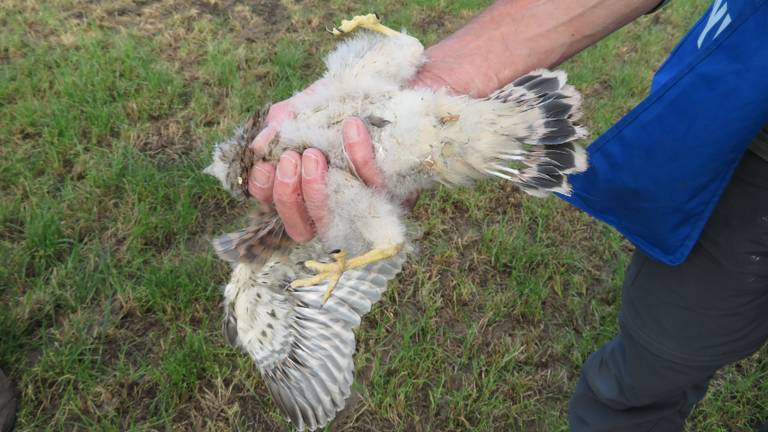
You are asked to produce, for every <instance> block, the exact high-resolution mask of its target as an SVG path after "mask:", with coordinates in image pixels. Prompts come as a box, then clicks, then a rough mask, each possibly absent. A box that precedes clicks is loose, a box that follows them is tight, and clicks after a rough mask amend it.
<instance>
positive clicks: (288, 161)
mask: <svg viewBox="0 0 768 432" xmlns="http://www.w3.org/2000/svg"><path fill="white" fill-rule="evenodd" d="M298 171H299V164H298V163H297V162H296V159H294V158H292V157H289V156H285V155H283V156H281V157H280V162H279V163H278V164H277V178H278V179H280V180H282V181H287V182H290V181H293V180H295V179H296V175H297V174H298Z"/></svg>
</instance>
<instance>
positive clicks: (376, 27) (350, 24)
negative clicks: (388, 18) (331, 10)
mask: <svg viewBox="0 0 768 432" xmlns="http://www.w3.org/2000/svg"><path fill="white" fill-rule="evenodd" d="M358 27H362V28H364V29H368V30H373V31H375V32H379V33H384V34H385V35H387V36H394V35H397V34H398V33H399V32H396V31H394V30H392V29H391V28H389V27H387V26H385V25H384V24H382V23H381V22H380V21H379V17H378V16H376V14H368V15H358V16H356V17H354V18H352V19H351V20H342V21H341V25H340V26H338V27H335V28H333V29H331V30H330V32H331V33H333V35H334V36H340V35H343V34H345V33H350V32H352V31H354V30H355V29H356V28H358Z"/></svg>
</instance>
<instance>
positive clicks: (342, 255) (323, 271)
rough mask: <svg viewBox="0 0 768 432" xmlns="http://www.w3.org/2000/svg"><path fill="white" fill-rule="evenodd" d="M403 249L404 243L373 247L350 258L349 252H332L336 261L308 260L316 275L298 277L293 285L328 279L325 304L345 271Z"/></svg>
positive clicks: (294, 286) (380, 259)
mask: <svg viewBox="0 0 768 432" xmlns="http://www.w3.org/2000/svg"><path fill="white" fill-rule="evenodd" d="M402 249H403V245H394V246H390V247H388V248H382V249H373V250H371V251H368V252H366V253H364V254H362V255H359V256H356V257H353V258H349V259H347V253H346V252H344V251H339V252H338V253H334V254H331V257H333V259H334V260H336V261H335V262H332V263H322V262H318V261H307V262H305V263H304V266H305V267H306V268H308V269H310V270H313V271H315V273H317V274H316V275H314V276H311V277H308V278H304V279H297V280H295V281H293V282H291V287H293V288H300V287H307V286H313V285H317V284H320V283H322V282H325V281H328V288H326V290H325V294H324V295H323V303H322V304H325V303H326V302H327V301H328V299H329V298H331V293H333V289H334V288H336V284H338V283H339V279H341V276H342V275H343V274H344V272H345V271H347V270H350V269H354V268H359V267H364V266H366V265H368V264H372V263H375V262H379V261H382V260H385V259H387V258H391V257H393V256H395V255H397V254H398V253H400V251H401V250H402Z"/></svg>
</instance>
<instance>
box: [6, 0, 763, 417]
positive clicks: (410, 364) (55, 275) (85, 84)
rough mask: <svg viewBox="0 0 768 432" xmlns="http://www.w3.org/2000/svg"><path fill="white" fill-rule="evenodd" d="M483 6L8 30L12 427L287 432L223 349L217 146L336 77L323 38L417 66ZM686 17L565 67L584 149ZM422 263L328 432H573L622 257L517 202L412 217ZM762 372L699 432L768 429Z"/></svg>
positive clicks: (90, 15) (200, 3) (728, 379)
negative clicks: (419, 234) (580, 382)
mask: <svg viewBox="0 0 768 432" xmlns="http://www.w3.org/2000/svg"><path fill="white" fill-rule="evenodd" d="M486 3H487V2H486V1H478V0H462V1H460V2H448V1H443V0H419V1H416V2H409V3H408V4H400V3H399V2H395V1H391V0H381V1H376V2H374V1H367V0H365V1H364V0H356V1H352V2H346V1H344V2H342V1H338V0H334V1H330V2H320V1H316V0H304V1H301V2H299V1H292V0H285V1H276V0H262V1H250V2H244V1H237V0H218V1H212V0H196V1H192V2H182V1H180V0H175V1H165V2H151V1H138V0H133V1H132V0H110V1H105V2H76V1H74V0H55V1H52V2H39V1H21V0H6V2H5V3H4V7H3V8H2V10H0V24H1V25H0V125H2V126H1V127H0V142H2V145H0V196H2V198H1V199H2V205H0V258H1V259H2V261H3V263H4V264H5V265H4V266H2V267H0V307H2V311H1V312H0V335H2V336H1V339H0V367H2V368H3V370H5V371H6V372H7V373H9V374H10V376H11V377H12V378H13V379H14V380H15V382H16V383H17V385H18V387H19V390H20V394H21V409H20V412H19V421H18V429H19V430H21V431H28V430H105V431H109V430H166V429H168V430H228V429H250V430H283V429H285V428H286V423H285V422H284V421H283V420H282V419H281V417H280V415H279V414H278V413H277V411H276V409H275V406H274V405H273V403H272V401H271V400H270V399H269V397H268V396H267V391H266V389H265V388H264V387H263V385H262V384H261V382H260V380H259V378H258V373H257V371H256V370H255V368H254V367H253V365H252V364H251V362H250V360H249V359H248V358H247V356H245V355H243V354H241V353H239V352H236V351H234V350H232V349H230V348H228V347H226V346H225V345H224V343H223V340H222V337H221V336H220V333H219V319H220V315H221V313H220V312H221V311H220V307H219V302H220V293H219V286H220V285H221V284H222V283H223V282H224V281H225V280H226V278H227V273H228V272H227V268H226V266H225V265H223V264H222V263H221V262H219V261H218V260H217V259H216V258H215V257H214V256H213V254H212V252H211V250H210V248H209V246H208V239H209V238H210V237H211V236H212V235H214V234H216V233H219V232H222V231H224V230H225V229H227V228H231V227H234V226H236V225H238V221H240V220H241V219H242V217H243V215H244V212H245V209H244V208H241V207H239V206H238V205H237V203H235V202H233V201H231V200H230V199H229V198H228V197H227V196H226V194H225V193H224V192H223V191H221V190H220V189H219V188H218V187H217V185H216V184H215V181H214V180H213V179H212V178H208V177H206V176H204V175H203V174H202V173H201V169H202V168H203V167H204V166H205V165H206V162H207V159H208V157H209V151H210V147H211V145H212V143H213V142H215V141H216V139H218V138H220V137H222V136H224V135H226V134H227V133H229V131H231V129H232V128H233V127H234V126H235V125H237V124H238V123H239V122H240V121H242V119H244V118H245V117H246V116H247V115H248V114H249V113H250V112H252V111H253V110H254V109H256V108H257V107H259V106H261V105H262V104H263V103H265V102H267V101H269V100H278V99H280V98H284V97H286V96H288V95H290V94H291V93H292V92H294V91H295V90H298V89H300V88H302V87H303V86H305V85H306V84H307V83H308V82H310V81H311V80H312V79H313V77H315V76H317V74H318V73H319V72H320V70H321V66H322V61H321V59H322V55H323V54H324V53H326V52H328V50H329V49H330V48H331V46H332V40H331V39H330V38H328V37H327V35H326V34H325V33H324V28H325V26H326V25H328V24H330V23H332V22H336V21H338V20H339V19H340V18H342V17H347V16H349V15H352V14H353V13H354V12H358V11H361V10H375V11H377V12H379V13H380V14H381V15H382V16H384V17H385V19H386V21H387V22H388V23H390V24H392V25H393V26H395V27H398V26H405V27H407V28H409V29H410V30H412V31H413V32H414V33H415V34H416V35H417V36H418V37H419V38H421V39H422V40H423V41H425V42H426V43H432V42H434V41H437V40H439V39H440V38H441V37H444V36H446V35H447V34H449V33H450V32H451V31H452V30H454V29H456V28H458V27H459V26H460V25H461V24H462V23H463V22H465V21H466V20H467V19H469V18H470V17H471V16H472V14H474V13H475V12H477V11H478V10H480V9H481V8H482V7H483V6H484V5H485V4H486ZM706 3H707V2H706V1H705V0H696V1H690V2H683V1H680V2H674V4H672V5H671V6H670V7H668V8H667V9H666V10H665V11H664V12H663V13H661V14H657V15H654V16H652V17H645V18H642V19H640V20H639V21H638V22H636V23H634V24H633V25H631V26H629V27H627V28H626V29H624V30H622V31H621V32H619V33H617V34H615V35H613V36H611V37H609V38H608V39H606V40H605V41H603V42H601V43H600V44H599V45H597V46H595V47H593V48H591V49H589V50H587V51H586V52H584V53H582V54H580V55H579V56H578V57H576V58H575V59H573V60H572V61H570V62H569V63H567V64H566V65H565V68H566V69H567V70H568V71H569V73H570V76H571V79H572V81H573V82H574V83H575V84H576V85H577V87H579V88H580V89H581V90H582V91H583V92H584V94H585V101H586V104H587V107H586V110H587V112H588V113H589V116H588V118H587V123H588V125H589V127H590V128H591V129H592V131H593V132H594V134H595V135H597V134H599V133H600V132H602V131H604V130H605V129H607V128H608V127H609V126H610V125H611V124H612V123H613V122H615V121H616V120H617V119H618V118H620V117H621V115H622V114H624V113H625V112H627V111H628V110H629V109H631V107H632V106H633V105H634V104H636V103H637V102H638V101H640V100H641V99H642V97H643V95H644V94H645V92H646V90H647V87H648V84H649V81H650V77H651V74H652V71H653V70H654V69H655V68H656V67H657V66H658V65H659V64H660V62H661V61H662V60H663V58H664V57H665V55H666V54H667V53H668V52H669V51H670V50H671V48H672V47H673V45H674V44H675V41H676V40H677V38H678V37H679V36H680V35H681V34H682V33H683V32H684V31H685V29H686V28H688V27H689V26H690V25H691V23H692V22H693V21H694V20H695V19H696V17H698V16H699V15H700V14H701V13H702V12H703V10H704V8H705V7H706ZM415 217H416V219H417V220H418V221H419V222H420V223H421V225H422V226H423V227H424V230H425V234H424V238H423V240H422V243H421V251H422V253H421V255H420V256H419V257H418V258H417V259H415V260H414V261H413V262H412V263H411V264H410V265H409V266H408V267H407V269H406V271H405V272H404V274H403V275H402V277H400V278H399V279H398V281H397V282H396V283H395V284H393V286H392V287H391V289H390V290H389V291H388V293H387V296H386V298H385V300H384V301H382V302H381V303H380V304H379V305H377V307H376V308H375V310H374V312H373V313H371V314H370V315H369V316H368V317H367V319H366V320H365V322H364V325H363V326H362V329H361V331H360V336H359V348H358V353H357V358H356V360H357V365H358V370H357V374H356V375H357V384H356V387H355V388H356V391H357V393H358V394H357V396H355V398H354V399H353V400H352V402H350V405H351V409H350V410H349V411H348V412H345V413H344V414H343V415H342V416H341V418H339V420H337V421H336V423H335V426H334V428H333V429H332V430H365V431H367V430H395V431H431V430H440V431H467V430H473V431H508V430H514V431H528V430H531V431H564V430H567V422H566V407H567V400H568V397H569V394H570V392H571V391H572V389H573V387H574V385H575V381H576V379H577V377H578V372H579V368H580V365H581V363H582V362H583V361H584V360H585V358H586V357H587V356H588V355H589V353H591V352H592V351H594V350H595V349H597V348H598V347H599V346H600V345H601V344H602V343H604V342H606V341H607V340H609V339H610V338H611V337H612V336H613V335H614V334H615V333H616V331H617V324H616V317H617V310H618V307H619V301H620V295H619V293H620V285H621V281H622V277H623V272H624V268H625V267H626V265H627V261H628V256H629V253H630V251H631V248H630V246H629V245H628V244H627V243H626V242H624V241H623V240H622V239H621V237H620V236H619V235H618V234H616V233H615V232H614V231H612V230H611V229H610V228H608V227H606V226H604V225H601V224H599V223H597V222H595V221H594V220H591V219H590V218H589V217H587V216H585V215H583V214H581V213H579V212H578V211H576V210H574V209H572V208H570V207H568V206H566V205H565V204H563V203H561V202H558V201H556V200H546V201H539V200H532V199H528V198H525V197H523V196H522V195H521V194H520V193H518V192H517V191H515V190H513V188H511V187H509V186H508V185H504V184H498V183H484V184H481V185H480V186H479V187H478V188H476V189H474V190H467V189H458V190H446V189H440V190H438V191H436V192H435V193H434V194H431V195H430V196H428V197H425V198H424V199H422V201H421V202H420V204H419V205H418V206H417V208H416V210H415ZM767 374H768V359H767V358H766V355H765V351H763V352H762V353H760V354H758V355H756V356H753V357H752V358H750V359H747V360H745V361H742V362H740V363H738V364H736V365H734V366H731V367H729V368H727V369H725V370H724V371H722V372H721V373H719V374H718V375H717V377H716V378H715V380H714V382H713V385H712V388H711V391H710V393H709V395H708V396H707V398H706V399H705V401H704V402H703V403H702V404H701V405H700V406H699V407H698V408H697V410H696V411H695V413H694V415H693V418H692V419H691V422H690V425H689V430H696V431H748V430H750V427H752V426H754V425H755V424H756V423H758V422H759V421H760V420H761V419H766V418H768V405H766V401H765V398H764V395H765V394H767V393H768V380H766V379H765V378H766V375H767Z"/></svg>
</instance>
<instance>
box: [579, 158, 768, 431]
mask: <svg viewBox="0 0 768 432" xmlns="http://www.w3.org/2000/svg"><path fill="white" fill-rule="evenodd" d="M621 324H622V330H621V334H620V335H619V336H618V337H617V338H616V339H614V340H613V341H612V342H611V343H609V344H607V345H606V346H604V347H603V348H602V349H600V350H599V351H598V352H596V353H594V354H593V355H592V356H590V358H589V360H588V361H587V362H586V363H585V365H584V368H583V370H582V377H581V380H580V381H579V384H578V385H577V389H576V392H575V394H574V396H573V398H572V400H571V406H570V413H569V417H570V421H571V427H572V429H573V430H574V431H613V430H621V431H625V432H631V431H644V432H645V431H654V432H659V431H664V432H666V431H670V432H671V431H681V430H682V424H683V422H684V419H685V418H686V417H687V416H688V414H689V413H690V411H691V409H692V408H693V406H694V405H695V403H696V402H698V401H699V400H700V399H701V398H702V397H703V396H704V393H705V392H706V386H707V383H708V381H709V379H710V377H711V376H712V374H713V373H714V372H715V371H716V370H717V369H718V368H720V367H722V366H723V365H725V364H728V363H730V362H733V361H736V360H738V359H741V358H743V357H746V356H747V355H749V354H751V353H753V352H754V351H756V350H757V349H759V348H760V346H762V344H763V343H764V342H765V340H766V338H768V162H766V161H764V160H762V159H760V158H758V157H756V156H754V155H753V154H751V153H748V154H747V155H746V156H745V158H744V161H742V164H741V165H740V167H739V169H738V170H737V172H736V175H735V176H734V178H733V180H732V182H731V184H730V186H729V187H728V190H727V191H726V193H725V194H724V195H723V198H722V199H721V200H720V203H719V204H718V206H717V208H716V209H715V211H714V212H713V214H712V216H711V218H710V220H709V222H708V223H707V226H706V228H705V229H704V232H703V233H702V236H701V238H700V240H699V243H698V244H697V246H696V248H694V250H693V252H692V253H691V255H690V256H689V257H688V259H687V260H686V262H685V263H683V264H682V265H680V266H675V267H671V266H667V265H664V264H661V263H659V262H657V261H654V260H652V259H650V258H648V257H646V256H645V255H643V254H642V253H639V252H638V253H636V254H635V256H634V257H633V260H632V264H631V265H630V268H629V271H628V272H627V276H626V279H625V282H624V292H623V299H622V311H621Z"/></svg>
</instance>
